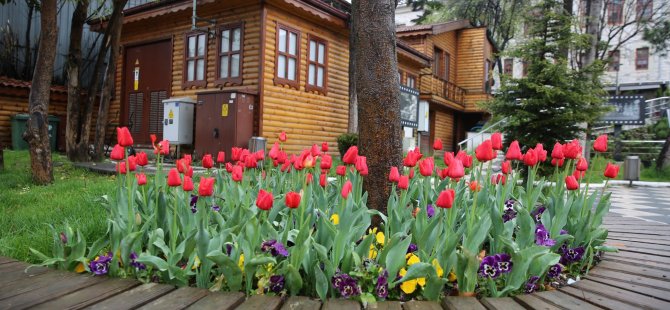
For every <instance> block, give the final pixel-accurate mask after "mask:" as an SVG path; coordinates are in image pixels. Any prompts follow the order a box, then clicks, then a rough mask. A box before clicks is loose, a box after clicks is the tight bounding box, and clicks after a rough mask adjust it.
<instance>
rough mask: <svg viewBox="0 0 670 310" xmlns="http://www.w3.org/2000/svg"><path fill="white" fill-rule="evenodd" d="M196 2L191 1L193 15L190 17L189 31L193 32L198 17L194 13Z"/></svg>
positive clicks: (194, 0) (195, 0) (196, 0)
mask: <svg viewBox="0 0 670 310" xmlns="http://www.w3.org/2000/svg"><path fill="white" fill-rule="evenodd" d="M197 2H198V0H193V15H192V16H191V30H195V29H196V28H197V27H196V22H197V18H198V15H197V13H196V6H197Z"/></svg>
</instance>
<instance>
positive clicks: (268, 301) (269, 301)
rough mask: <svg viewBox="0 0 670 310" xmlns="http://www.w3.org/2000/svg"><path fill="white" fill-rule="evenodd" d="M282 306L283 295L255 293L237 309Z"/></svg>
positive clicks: (246, 309)
mask: <svg viewBox="0 0 670 310" xmlns="http://www.w3.org/2000/svg"><path fill="white" fill-rule="evenodd" d="M280 306H281V297H278V296H267V295H253V296H251V297H249V298H248V299H247V300H246V301H245V302H243V303H242V304H241V305H240V306H239V307H237V308H235V309H236V310H257V309H267V310H277V309H279V307H280Z"/></svg>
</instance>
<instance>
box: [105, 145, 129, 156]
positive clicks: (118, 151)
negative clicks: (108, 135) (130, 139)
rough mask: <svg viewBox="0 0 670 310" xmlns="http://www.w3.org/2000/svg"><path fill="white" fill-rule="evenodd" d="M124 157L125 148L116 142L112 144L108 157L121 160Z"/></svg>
mask: <svg viewBox="0 0 670 310" xmlns="http://www.w3.org/2000/svg"><path fill="white" fill-rule="evenodd" d="M124 158H126V149H124V148H123V146H120V145H118V144H116V145H114V148H113V149H112V152H111V153H109V159H111V160H123V159H124Z"/></svg>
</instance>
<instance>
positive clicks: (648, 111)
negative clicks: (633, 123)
mask: <svg viewBox="0 0 670 310" xmlns="http://www.w3.org/2000/svg"><path fill="white" fill-rule="evenodd" d="M645 103H646V104H645V107H644V114H645V123H646V124H653V123H655V122H657V121H658V120H659V119H661V117H663V113H664V111H666V110H667V109H670V97H659V98H654V99H649V100H647V101H645Z"/></svg>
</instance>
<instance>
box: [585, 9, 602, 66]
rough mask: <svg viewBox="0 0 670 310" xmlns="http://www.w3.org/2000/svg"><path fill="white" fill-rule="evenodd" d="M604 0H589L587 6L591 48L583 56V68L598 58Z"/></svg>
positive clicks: (587, 26) (588, 33)
mask: <svg viewBox="0 0 670 310" xmlns="http://www.w3.org/2000/svg"><path fill="white" fill-rule="evenodd" d="M602 6H603V3H602V0H587V2H586V8H587V10H588V17H587V18H586V34H587V35H588V39H589V49H588V50H587V51H586V53H584V57H583V58H582V68H586V67H588V66H589V65H591V64H592V63H593V62H594V61H595V60H596V57H597V55H596V52H597V48H598V43H599V42H598V32H599V31H600V14H601V13H602Z"/></svg>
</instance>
